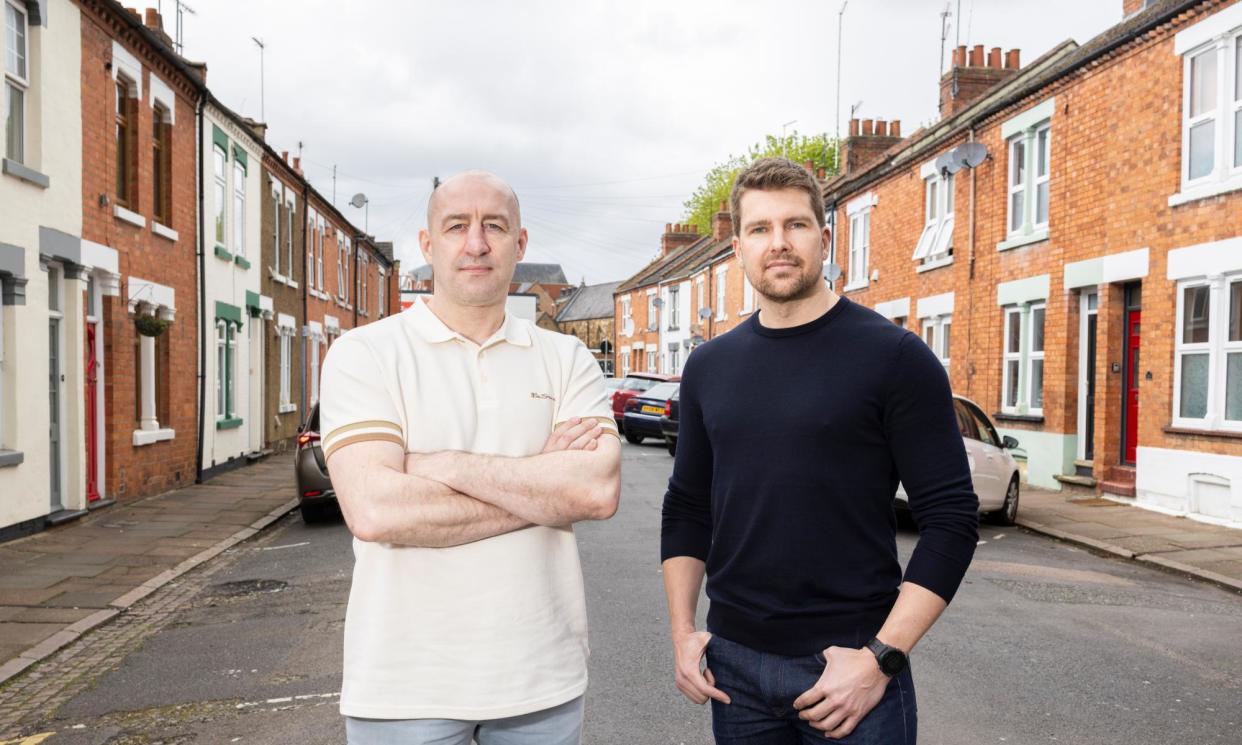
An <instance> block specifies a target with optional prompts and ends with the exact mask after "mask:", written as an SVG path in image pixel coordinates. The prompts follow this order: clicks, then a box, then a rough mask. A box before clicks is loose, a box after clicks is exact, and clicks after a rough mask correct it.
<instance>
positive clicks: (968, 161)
mask: <svg viewBox="0 0 1242 745" xmlns="http://www.w3.org/2000/svg"><path fill="white" fill-rule="evenodd" d="M954 150H956V151H957V152H958V156H959V157H960V158H961V159H962V162H963V163H964V164H965V165H966V167H967V168H976V167H978V165H979V164H980V163H982V162H983V161H985V160H987V157H988V146H987V145H984V144H983V143H982V142H967V143H964V144H962V145H958V146H957V147H956V148H954Z"/></svg>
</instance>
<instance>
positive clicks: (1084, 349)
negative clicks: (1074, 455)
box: [1078, 291, 1100, 460]
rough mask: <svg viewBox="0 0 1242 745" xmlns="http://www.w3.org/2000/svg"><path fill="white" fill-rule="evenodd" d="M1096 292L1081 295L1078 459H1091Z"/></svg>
mask: <svg viewBox="0 0 1242 745" xmlns="http://www.w3.org/2000/svg"><path fill="white" fill-rule="evenodd" d="M1099 297H1100V296H1099V293H1097V292H1094V291H1092V292H1087V293H1084V294H1083V296H1082V309H1081V316H1082V339H1081V341H1080V342H1079V357H1078V360H1079V380H1078V410H1079V411H1080V412H1081V414H1080V415H1079V416H1080V418H1079V423H1078V433H1079V448H1078V451H1079V452H1078V455H1079V457H1080V458H1081V459H1082V460H1094V459H1095V350H1096V341H1095V334H1096V327H1097V321H1098V320H1099V314H1098V308H1099Z"/></svg>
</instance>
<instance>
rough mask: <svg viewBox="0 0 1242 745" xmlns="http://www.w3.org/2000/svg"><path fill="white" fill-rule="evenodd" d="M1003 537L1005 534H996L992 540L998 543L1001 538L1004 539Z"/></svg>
mask: <svg viewBox="0 0 1242 745" xmlns="http://www.w3.org/2000/svg"><path fill="white" fill-rule="evenodd" d="M1004 537H1005V534H1004V533H1000V534H998V535H994V536H992V540H994V541H999V540H1000V539H1002V538H1004Z"/></svg>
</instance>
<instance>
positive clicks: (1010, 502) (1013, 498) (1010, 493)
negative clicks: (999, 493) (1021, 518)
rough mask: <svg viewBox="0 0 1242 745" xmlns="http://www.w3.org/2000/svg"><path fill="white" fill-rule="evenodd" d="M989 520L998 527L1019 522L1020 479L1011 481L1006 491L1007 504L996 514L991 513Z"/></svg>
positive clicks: (1015, 478)
mask: <svg viewBox="0 0 1242 745" xmlns="http://www.w3.org/2000/svg"><path fill="white" fill-rule="evenodd" d="M987 517H988V520H989V521H991V522H994V523H996V524H997V525H1013V524H1014V523H1016V522H1017V521H1018V477H1017V476H1014V477H1013V478H1012V479H1010V480H1009V488H1008V489H1006V490H1005V503H1004V504H1003V505H1001V508H1000V509H999V510H997V511H996V512H993V513H990V514H989V515H988V516H987Z"/></svg>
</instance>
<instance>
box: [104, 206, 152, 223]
mask: <svg viewBox="0 0 1242 745" xmlns="http://www.w3.org/2000/svg"><path fill="white" fill-rule="evenodd" d="M112 216H113V217H115V218H116V219H118V220H120V221H121V222H127V223H129V224H130V225H133V226H134V227H135V228H145V227H146V226H147V219H146V218H145V217H143V216H142V215H140V214H138V213H137V212H131V211H130V210H127V209H125V208H124V207H122V206H121V205H119V204H114V205H112Z"/></svg>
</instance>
